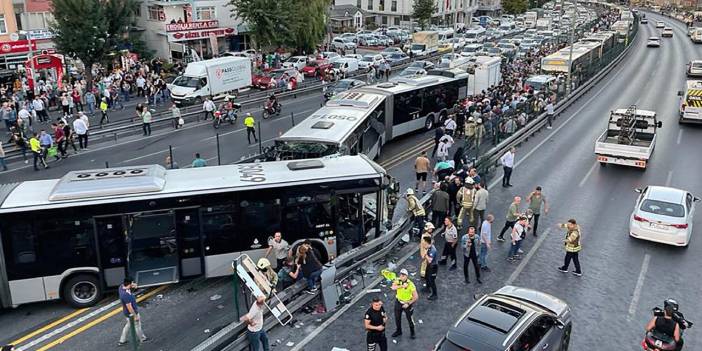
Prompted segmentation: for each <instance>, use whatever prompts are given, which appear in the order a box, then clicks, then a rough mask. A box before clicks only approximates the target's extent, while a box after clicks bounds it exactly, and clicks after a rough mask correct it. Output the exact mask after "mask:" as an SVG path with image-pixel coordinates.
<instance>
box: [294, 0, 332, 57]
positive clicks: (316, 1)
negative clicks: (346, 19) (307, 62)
mask: <svg viewBox="0 0 702 351" xmlns="http://www.w3.org/2000/svg"><path fill="white" fill-rule="evenodd" d="M292 2H293V7H292V9H293V13H292V15H291V18H290V19H291V23H290V27H291V28H290V29H291V33H290V34H291V35H290V38H289V40H288V44H289V45H290V46H292V47H295V48H297V50H298V51H300V52H303V51H304V52H306V53H311V52H312V51H314V49H315V47H316V46H317V44H319V43H320V42H321V41H322V39H323V38H324V35H325V34H326V32H327V18H328V17H327V16H328V14H327V8H328V6H329V1H328V0H292Z"/></svg>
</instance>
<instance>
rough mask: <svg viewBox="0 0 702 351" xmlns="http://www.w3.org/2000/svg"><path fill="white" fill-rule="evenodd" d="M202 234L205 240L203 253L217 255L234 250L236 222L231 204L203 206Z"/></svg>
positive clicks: (201, 211)
mask: <svg viewBox="0 0 702 351" xmlns="http://www.w3.org/2000/svg"><path fill="white" fill-rule="evenodd" d="M200 213H201V214H202V236H203V237H204V240H205V245H204V246H205V254H206V255H218V254H224V253H230V252H236V251H237V249H236V248H235V246H236V245H235V243H236V242H237V240H238V239H237V237H236V232H235V229H236V225H235V224H236V223H235V222H234V218H235V217H234V208H233V206H232V205H215V206H203V207H202V208H201V209H200Z"/></svg>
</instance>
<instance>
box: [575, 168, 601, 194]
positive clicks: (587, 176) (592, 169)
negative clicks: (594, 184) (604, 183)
mask: <svg viewBox="0 0 702 351" xmlns="http://www.w3.org/2000/svg"><path fill="white" fill-rule="evenodd" d="M598 165H599V162H595V163H594V164H593V165H592V167H590V170H589V171H587V174H585V176H584V177H583V179H582V180H581V181H580V184H578V187H579V188H582V187H583V185H585V182H586V181H587V179H588V178H590V175H591V174H592V172H594V171H595V168H597V166H598Z"/></svg>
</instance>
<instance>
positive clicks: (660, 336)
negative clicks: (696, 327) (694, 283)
mask: <svg viewBox="0 0 702 351" xmlns="http://www.w3.org/2000/svg"><path fill="white" fill-rule="evenodd" d="M665 304H666V305H668V304H670V305H672V306H673V320H674V321H675V322H676V323H677V324H678V326H679V328H680V345H678V343H677V342H675V340H674V339H673V338H671V337H670V336H669V335H667V334H664V333H661V332H659V331H657V330H656V329H655V328H654V329H653V330H651V331H648V332H646V335H645V336H644V339H643V341H642V342H641V346H642V347H643V349H644V350H647V351H674V350H679V349H682V343H683V339H682V336H683V331H684V330H685V329H688V328H692V324H693V323H692V322H690V321H688V320H686V319H685V316H683V314H682V312H680V311H679V310H678V303H677V302H676V301H675V300H670V299H669V300H666V301H665ZM652 311H653V315H654V316H655V317H663V316H664V315H665V312H664V311H663V309H662V308H660V307H658V306H656V307H654V308H653V310H652Z"/></svg>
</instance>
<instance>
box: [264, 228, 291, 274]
mask: <svg viewBox="0 0 702 351" xmlns="http://www.w3.org/2000/svg"><path fill="white" fill-rule="evenodd" d="M271 252H273V255H274V256H275V261H276V263H277V265H276V267H275V268H277V269H278V270H280V269H281V268H283V266H284V265H285V259H286V258H288V256H289V255H290V254H291V252H290V244H288V242H287V241H285V239H283V234H281V233H280V232H275V234H274V235H273V238H271V239H269V240H268V249H266V256H264V257H266V258H267V257H268V255H270V254H271Z"/></svg>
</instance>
